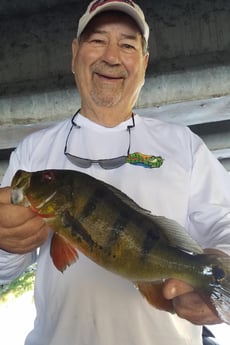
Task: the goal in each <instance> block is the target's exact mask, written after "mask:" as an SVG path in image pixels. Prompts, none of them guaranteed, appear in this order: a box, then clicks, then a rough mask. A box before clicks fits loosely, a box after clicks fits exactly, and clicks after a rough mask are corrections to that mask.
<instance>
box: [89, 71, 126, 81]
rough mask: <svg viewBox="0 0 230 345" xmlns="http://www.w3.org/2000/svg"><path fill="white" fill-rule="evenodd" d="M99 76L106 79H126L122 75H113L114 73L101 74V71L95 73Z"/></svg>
mask: <svg viewBox="0 0 230 345" xmlns="http://www.w3.org/2000/svg"><path fill="white" fill-rule="evenodd" d="M95 74H96V75H97V76H98V77H99V78H101V79H105V80H115V81H116V80H122V79H124V78H123V77H121V76H113V75H106V74H100V73H95Z"/></svg>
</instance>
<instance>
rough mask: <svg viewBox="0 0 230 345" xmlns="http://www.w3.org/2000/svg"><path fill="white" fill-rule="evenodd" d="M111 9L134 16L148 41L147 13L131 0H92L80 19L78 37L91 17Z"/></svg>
mask: <svg viewBox="0 0 230 345" xmlns="http://www.w3.org/2000/svg"><path fill="white" fill-rule="evenodd" d="M110 10H114V11H121V12H123V13H126V14H128V15H129V16H130V17H131V18H133V20H134V21H135V22H136V23H137V25H138V27H139V28H140V30H141V33H142V35H143V37H144V39H145V41H146V43H148V39H149V26H148V24H147V23H146V20H145V15H144V13H143V11H142V10H141V8H140V7H139V6H138V5H137V4H136V3H135V2H134V1H131V0H116V1H114V0H94V1H92V2H90V4H89V5H88V7H87V10H86V12H85V13H84V14H83V16H82V17H81V18H80V20H79V23H78V30H77V37H79V36H80V35H81V33H82V32H83V31H84V29H85V28H86V26H87V25H88V23H89V22H90V21H91V19H93V18H94V17H95V16H96V15H97V14H98V13H101V12H104V11H110Z"/></svg>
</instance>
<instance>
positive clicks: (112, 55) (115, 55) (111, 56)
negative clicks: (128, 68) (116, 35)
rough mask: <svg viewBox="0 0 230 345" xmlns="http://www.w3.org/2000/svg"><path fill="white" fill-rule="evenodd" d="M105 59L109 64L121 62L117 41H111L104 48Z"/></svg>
mask: <svg viewBox="0 0 230 345" xmlns="http://www.w3.org/2000/svg"><path fill="white" fill-rule="evenodd" d="M103 59H104V61H106V62H107V63H108V64H109V65H119V64H120V62H121V58H120V51H119V47H118V45H117V44H116V43H113V42H109V43H108V44H107V45H106V47H105V50H104V54H103Z"/></svg>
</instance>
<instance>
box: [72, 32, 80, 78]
mask: <svg viewBox="0 0 230 345" xmlns="http://www.w3.org/2000/svg"><path fill="white" fill-rule="evenodd" d="M78 48H79V43H78V40H77V38H74V40H73V42H72V72H73V73H75V58H76V56H77V53H78Z"/></svg>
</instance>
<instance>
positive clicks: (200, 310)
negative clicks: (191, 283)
mask: <svg viewBox="0 0 230 345" xmlns="http://www.w3.org/2000/svg"><path fill="white" fill-rule="evenodd" d="M173 306H174V309H175V312H176V313H177V315H178V316H180V317H181V318H183V319H186V320H188V321H190V322H192V323H193V324H195V325H204V324H205V325H212V324H218V323H221V320H220V319H219V317H218V315H217V313H216V311H215V310H214V308H213V307H212V305H211V304H210V303H206V302H205V301H204V299H203V298H202V297H201V296H200V295H198V294H197V293H195V292H190V293H187V294H184V295H181V296H178V297H175V298H174V299H173Z"/></svg>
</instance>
